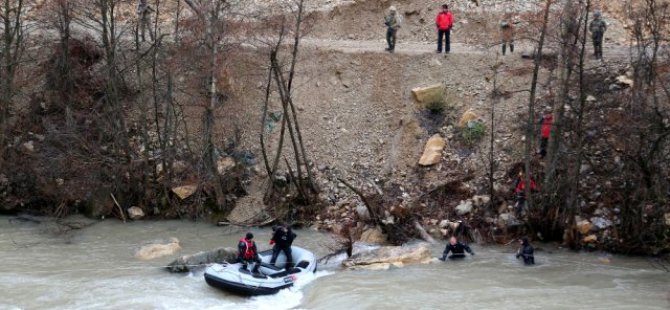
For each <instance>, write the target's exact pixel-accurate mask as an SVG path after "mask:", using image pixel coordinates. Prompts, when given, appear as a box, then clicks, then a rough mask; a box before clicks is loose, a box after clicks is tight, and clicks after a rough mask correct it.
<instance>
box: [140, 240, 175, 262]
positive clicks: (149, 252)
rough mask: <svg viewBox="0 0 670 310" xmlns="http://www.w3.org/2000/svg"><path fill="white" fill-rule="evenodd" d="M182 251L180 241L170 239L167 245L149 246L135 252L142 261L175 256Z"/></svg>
mask: <svg viewBox="0 0 670 310" xmlns="http://www.w3.org/2000/svg"><path fill="white" fill-rule="evenodd" d="M179 250H181V246H180V245H179V239H177V238H170V242H168V243H166V244H148V245H145V246H143V247H141V248H140V249H139V250H137V252H135V257H136V258H138V259H141V260H151V259H154V258H158V257H163V256H167V255H173V254H175V253H177V252H178V251H179Z"/></svg>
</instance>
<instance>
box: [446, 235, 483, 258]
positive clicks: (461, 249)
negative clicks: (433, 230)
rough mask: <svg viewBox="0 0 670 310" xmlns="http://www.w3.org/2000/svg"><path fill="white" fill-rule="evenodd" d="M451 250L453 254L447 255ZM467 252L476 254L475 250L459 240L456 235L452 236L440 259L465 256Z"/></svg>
mask: <svg viewBox="0 0 670 310" xmlns="http://www.w3.org/2000/svg"><path fill="white" fill-rule="evenodd" d="M449 252H451V255H450V256H449V257H447V255H449ZM465 252H468V253H470V255H475V252H473V251H472V249H471V248H470V247H469V246H468V245H466V244H463V243H460V242H458V240H457V239H456V237H451V238H449V243H447V247H446V248H444V252H443V253H442V257H440V260H441V261H444V260H446V259H447V258H449V259H459V258H464V257H465Z"/></svg>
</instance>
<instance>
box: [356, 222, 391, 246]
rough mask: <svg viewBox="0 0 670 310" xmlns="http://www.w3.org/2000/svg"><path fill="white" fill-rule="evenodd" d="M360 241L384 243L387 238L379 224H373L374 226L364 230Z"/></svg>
mask: <svg viewBox="0 0 670 310" xmlns="http://www.w3.org/2000/svg"><path fill="white" fill-rule="evenodd" d="M360 241H361V242H364V243H369V244H386V243H387V238H386V235H385V234H384V233H383V232H382V229H381V228H380V227H379V226H375V227H374V228H371V229H367V230H364V231H363V233H362V234H361V239H360Z"/></svg>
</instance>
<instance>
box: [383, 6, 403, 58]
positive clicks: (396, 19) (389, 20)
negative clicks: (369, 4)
mask: <svg viewBox="0 0 670 310" xmlns="http://www.w3.org/2000/svg"><path fill="white" fill-rule="evenodd" d="M400 22H401V20H400V16H398V10H397V9H396V8H395V6H391V7H390V8H389V13H388V15H386V17H384V25H386V28H387V29H386V43H388V47H387V48H386V51H388V52H390V53H393V51H394V50H395V41H396V33H397V32H398V28H400Z"/></svg>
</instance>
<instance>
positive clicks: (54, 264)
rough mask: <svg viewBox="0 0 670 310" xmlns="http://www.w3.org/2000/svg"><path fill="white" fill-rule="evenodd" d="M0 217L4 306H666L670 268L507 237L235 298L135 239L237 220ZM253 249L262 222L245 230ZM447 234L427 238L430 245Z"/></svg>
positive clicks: (225, 237) (315, 244)
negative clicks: (69, 225) (526, 245)
mask: <svg viewBox="0 0 670 310" xmlns="http://www.w3.org/2000/svg"><path fill="white" fill-rule="evenodd" d="M12 219H13V218H11V217H0V309H236V310H237V309H273V310H278V309H293V308H297V309H453V308H454V307H458V308H461V309H568V308H584V309H585V308H589V309H633V308H635V309H668V308H669V306H670V302H669V301H668V298H669V296H668V292H669V291H670V274H668V273H666V272H664V271H662V270H659V269H656V268H654V266H653V265H652V264H651V263H650V261H649V259H644V258H630V257H624V256H617V255H605V254H602V253H575V252H572V251H568V250H563V249H558V248H555V247H553V246H550V245H540V247H545V248H546V249H545V250H544V251H538V253H536V254H537V258H536V260H537V263H538V265H537V266H534V267H524V266H522V265H521V264H520V263H519V262H518V261H517V260H516V259H515V258H514V257H513V252H514V249H513V248H512V247H498V246H488V247H481V246H476V245H475V246H474V249H475V251H476V255H475V256H474V257H471V258H468V259H466V260H464V261H461V262H447V263H438V264H429V265H415V266H407V267H405V268H395V269H390V270H387V271H365V270H359V271H341V270H339V269H338V268H336V265H337V264H335V265H333V264H330V265H327V266H323V267H322V268H320V270H319V271H318V272H317V273H316V274H315V275H314V278H313V279H308V280H307V281H305V282H304V283H300V284H299V285H298V287H296V288H292V289H288V290H284V291H282V292H280V293H279V294H277V295H274V296H263V297H254V298H242V297H237V296H232V295H229V294H227V293H225V292H221V291H218V290H216V289H214V288H211V287H209V286H208V285H207V284H206V283H205V281H204V279H203V276H202V271H200V272H194V273H190V274H170V273H167V272H166V271H164V270H163V269H162V268H160V267H161V266H164V265H165V264H167V263H168V262H169V261H171V260H172V257H165V258H159V259H155V260H151V261H140V260H138V259H136V258H135V257H134V252H135V251H136V250H137V249H138V248H140V247H141V246H142V245H145V244H148V243H152V242H155V241H160V240H167V239H168V238H170V237H176V238H178V239H179V240H180V241H181V246H182V248H183V250H182V251H181V253H183V254H189V253H194V252H198V251H202V250H208V249H211V248H214V247H219V246H222V245H224V246H225V245H228V246H234V245H235V244H236V242H237V240H238V238H239V236H240V235H241V234H242V233H243V232H245V231H244V230H243V229H242V228H235V227H214V226H212V225H209V224H204V223H193V222H188V221H160V222H151V221H139V222H132V223H126V224H124V223H121V222H119V221H116V220H107V221H103V222H100V223H97V224H95V225H92V226H89V227H86V228H84V229H81V230H75V231H70V232H64V231H63V229H62V227H60V226H58V225H56V224H54V223H53V222H52V221H46V222H42V223H40V224H37V223H31V222H18V221H15V220H12ZM252 231H253V232H254V234H255V235H256V240H257V242H258V244H259V247H260V248H261V249H264V248H266V247H268V245H267V243H266V241H267V240H268V239H269V237H270V231H269V230H268V229H254V230H252ZM297 233H298V239H297V240H296V245H300V246H303V247H306V248H308V249H312V250H314V251H315V252H316V253H317V254H319V255H322V254H325V253H327V251H328V249H327V247H326V246H325V245H326V244H328V243H329V242H330V238H329V237H328V236H327V235H325V234H322V233H318V232H313V231H306V230H305V231H297ZM442 247H443V244H440V245H439V246H436V247H435V250H434V253H435V254H436V255H437V254H439V252H440V251H441V250H442Z"/></svg>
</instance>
